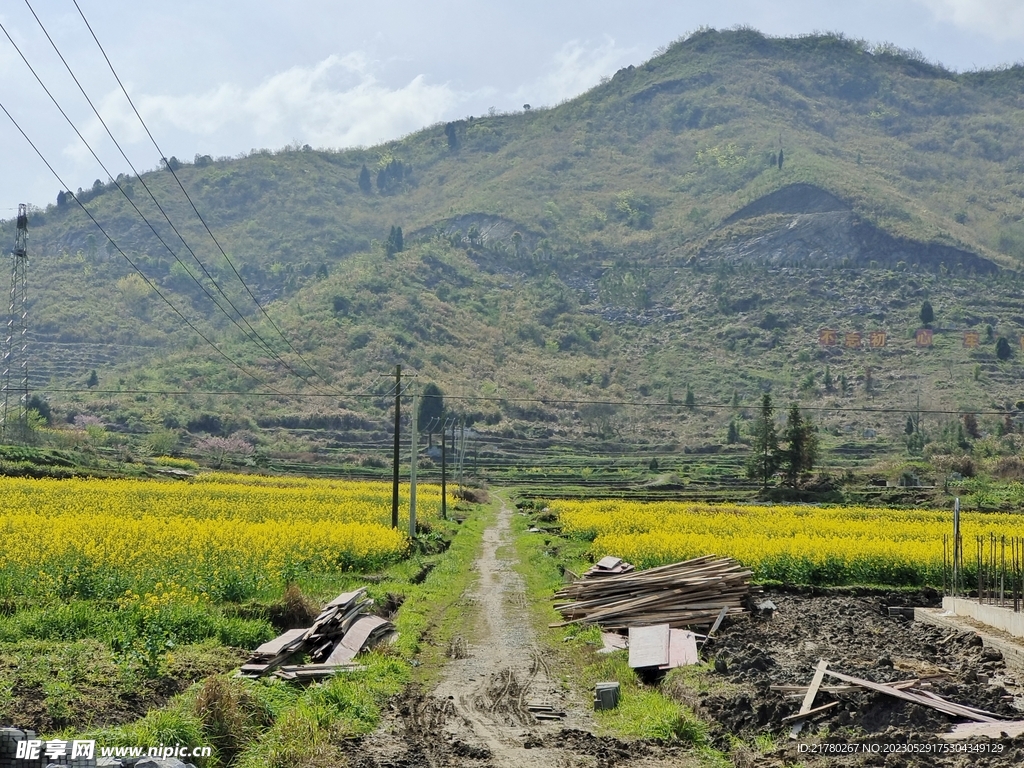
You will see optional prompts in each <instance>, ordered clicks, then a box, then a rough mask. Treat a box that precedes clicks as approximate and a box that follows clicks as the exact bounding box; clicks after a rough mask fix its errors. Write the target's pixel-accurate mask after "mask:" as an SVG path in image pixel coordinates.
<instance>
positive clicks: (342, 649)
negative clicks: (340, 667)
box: [324, 641, 357, 665]
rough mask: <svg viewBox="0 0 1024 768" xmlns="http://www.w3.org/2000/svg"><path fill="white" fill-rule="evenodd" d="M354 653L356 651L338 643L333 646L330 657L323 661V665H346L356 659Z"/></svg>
mask: <svg viewBox="0 0 1024 768" xmlns="http://www.w3.org/2000/svg"><path fill="white" fill-rule="evenodd" d="M356 653H357V651H354V650H352V649H351V648H349V647H348V646H347V645H345V644H344V643H342V642H340V641H339V642H338V644H337V645H336V646H334V650H333V651H331V655H330V656H328V657H327V659H326V660H325V661H324V664H328V665H333V664H348V663H349V662H350V661H352V659H354V658H355V657H356Z"/></svg>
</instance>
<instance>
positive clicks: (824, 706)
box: [782, 701, 839, 723]
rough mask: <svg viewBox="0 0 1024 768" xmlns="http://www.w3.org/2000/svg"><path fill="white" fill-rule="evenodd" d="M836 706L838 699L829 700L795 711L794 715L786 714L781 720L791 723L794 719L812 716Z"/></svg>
mask: <svg viewBox="0 0 1024 768" xmlns="http://www.w3.org/2000/svg"><path fill="white" fill-rule="evenodd" d="M838 706H839V702H838V701H830V702H829V703H828V704H822V705H821V706H820V707H815V708H814V709H808V710H807V711H806V712H797V713H796V714H795V715H786V716H785V717H784V718H782V722H784V723H792V722H793V721H794V720H805V719H806V718H808V717H813V716H814V715H818V714H821V713H822V712H827V711H828V710H830V709H832V707H838Z"/></svg>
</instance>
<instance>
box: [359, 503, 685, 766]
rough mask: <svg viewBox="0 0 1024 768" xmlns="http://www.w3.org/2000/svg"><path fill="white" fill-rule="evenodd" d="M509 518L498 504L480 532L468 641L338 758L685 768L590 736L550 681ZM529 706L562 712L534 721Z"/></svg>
mask: <svg viewBox="0 0 1024 768" xmlns="http://www.w3.org/2000/svg"><path fill="white" fill-rule="evenodd" d="M511 519H512V510H511V508H510V507H508V506H507V505H505V504H503V505H502V507H501V510H500V511H499V513H498V516H497V521H496V523H495V524H494V525H492V526H491V527H490V528H488V529H487V530H486V531H485V533H484V542H483V548H482V551H481V554H480V557H479V558H478V559H477V561H476V563H475V566H474V567H475V570H476V572H477V579H476V582H475V585H474V587H473V588H472V589H471V591H470V592H469V593H468V594H466V595H465V596H464V599H463V601H462V606H463V610H466V611H471V612H473V613H474V614H475V615H476V617H477V622H476V623H477V628H478V629H477V632H476V633H475V636H474V637H473V638H472V639H469V640H465V639H457V640H456V641H455V642H453V643H452V647H451V648H450V649H449V651H450V652H449V655H450V656H451V657H452V659H451V661H450V662H449V663H448V664H447V665H446V668H445V671H444V674H443V678H442V680H441V681H440V682H439V683H438V684H437V685H436V687H434V689H433V690H431V691H424V690H422V689H419V688H415V687H414V688H412V689H411V690H409V691H407V692H406V693H405V694H404V695H403V696H401V697H399V698H398V699H396V700H395V701H394V702H392V704H391V706H390V709H389V711H388V712H387V713H386V716H385V718H384V722H383V723H382V725H381V727H380V728H379V729H378V730H377V731H376V732H375V733H373V734H371V735H370V736H367V737H365V738H363V739H361V740H359V742H358V743H357V744H355V745H353V746H354V748H353V749H351V750H350V751H349V754H348V755H347V757H348V760H349V762H350V764H351V765H352V766H353V768H412V766H417V767H420V766H431V767H435V766H436V767H440V766H444V767H445V768H461V767H462V766H472V767H474V768H485V767H486V768H490V767H494V768H499V767H504V766H508V767H509V768H513V767H514V768H521V766H527V765H529V766H538V767H539V768H584V767H587V768H591V767H594V768H596V767H598V766H630V767H631V768H659V767H660V766H666V767H667V766H680V765H685V764H687V762H686V761H687V760H688V758H687V756H686V755H685V753H684V752H683V751H682V750H680V749H677V748H674V747H672V746H668V745H662V744H658V743H648V742H630V743H627V742H623V741H620V740H618V739H614V738H610V737H606V736H595V735H593V732H594V730H595V724H594V721H593V718H592V717H591V714H590V711H591V710H592V708H593V706H592V704H591V702H588V701H582V700H580V699H579V698H577V697H576V696H575V695H574V694H573V693H572V692H571V691H570V690H568V689H567V687H566V686H564V685H563V684H562V682H561V681H560V680H559V679H558V677H557V675H556V674H554V672H553V670H552V669H551V666H550V664H549V661H548V658H547V656H546V654H545V653H544V651H543V650H542V649H541V648H540V647H539V645H538V644H537V638H536V636H535V634H534V631H533V629H532V627H531V626H530V624H529V620H528V618H527V616H528V610H527V601H526V592H525V587H524V585H523V580H522V578H521V577H520V576H519V574H518V573H517V572H516V570H515V565H516V563H515V554H514V548H513V547H512V546H511V544H512V531H511ZM530 703H543V704H548V705H551V706H553V707H554V708H555V709H557V710H560V711H564V712H565V713H566V716H565V719H564V720H553V721H542V720H537V719H536V718H535V717H534V715H533V714H532V713H531V712H530V711H529V710H528V705H529V704H530Z"/></svg>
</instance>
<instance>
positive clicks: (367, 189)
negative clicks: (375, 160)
mask: <svg viewBox="0 0 1024 768" xmlns="http://www.w3.org/2000/svg"><path fill="white" fill-rule="evenodd" d="M359 188H360V189H361V190H362V191H363V193H364V194H367V195H368V194H370V193H371V192H373V186H372V185H371V183H370V171H369V169H368V168H367V167H366V166H365V165H364V166H363V169H362V170H361V171H360V172H359Z"/></svg>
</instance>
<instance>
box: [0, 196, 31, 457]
mask: <svg viewBox="0 0 1024 768" xmlns="http://www.w3.org/2000/svg"><path fill="white" fill-rule="evenodd" d="M27 267H28V208H27V206H26V205H25V204H24V203H22V204H21V205H19V206H18V233H17V235H16V236H15V238H14V250H13V251H11V305H10V310H9V312H8V314H7V338H6V340H5V342H4V350H3V353H4V357H3V381H2V382H0V386H2V388H3V401H4V410H3V413H2V414H0V418H2V419H3V421H2V423H0V439H3V441H4V442H20V441H22V440H24V439H25V437H26V433H27V431H28V355H27V349H26V347H27V345H28V305H27V301H26V298H25V288H26V273H27Z"/></svg>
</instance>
